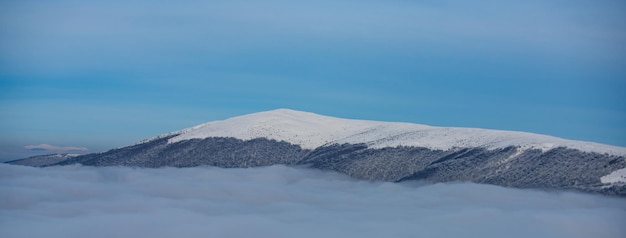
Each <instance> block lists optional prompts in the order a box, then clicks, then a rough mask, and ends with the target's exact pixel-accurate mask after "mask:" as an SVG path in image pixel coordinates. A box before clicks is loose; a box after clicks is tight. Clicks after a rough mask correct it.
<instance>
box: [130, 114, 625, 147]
mask: <svg viewBox="0 0 626 238" xmlns="http://www.w3.org/2000/svg"><path fill="white" fill-rule="evenodd" d="M174 134H178V136H176V137H174V138H172V139H170V143H172V142H177V141H181V140H187V139H203V138H207V137H233V138H238V139H242V140H249V139H254V138H270V139H275V140H278V141H286V142H289V143H291V144H295V145H299V146H301V147H303V148H307V149H315V148H317V147H320V146H323V145H327V144H342V143H350V144H358V143H365V144H368V146H369V147H372V148H384V147H395V146H415V147H426V148H431V149H444V150H445V149H450V148H453V147H459V148H463V147H483V148H487V149H494V148H505V147H508V146H520V147H523V148H529V149H530V148H532V149H542V150H549V149H552V148H556V147H568V148H574V149H579V150H581V151H585V152H598V153H609V154H612V155H626V148H624V147H618V146H612V145H605V144H600V143H595V142H586V141H577V140H568V139H563V138H558V137H553V136H548V135H541V134H535V133H528V132H519V131H508V130H493V129H481V128H465V127H435V126H429V125H423V124H416V123H407V122H383V121H371V120H357V119H343V118H336V117H330V116H323V115H318V114H315V113H310V112H302V111H296V110H291V109H285V108H281V109H276V110H271V111H265V112H259V113H252V114H247V115H243V116H237V117H232V118H229V119H226V120H220V121H211V122H207V123H203V124H200V125H197V126H194V127H190V128H186V129H183V130H179V131H175V132H171V133H166V134H164V135H161V136H158V137H155V138H162V137H163V136H170V135H174ZM142 142H145V140H144V141H142Z"/></svg>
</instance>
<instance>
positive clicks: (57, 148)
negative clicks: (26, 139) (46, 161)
mask: <svg viewBox="0 0 626 238" xmlns="http://www.w3.org/2000/svg"><path fill="white" fill-rule="evenodd" d="M24 149H27V150H40V151H54V152H66V151H87V150H89V149H87V148H85V147H77V146H54V145H49V144H40V145H27V146H24Z"/></svg>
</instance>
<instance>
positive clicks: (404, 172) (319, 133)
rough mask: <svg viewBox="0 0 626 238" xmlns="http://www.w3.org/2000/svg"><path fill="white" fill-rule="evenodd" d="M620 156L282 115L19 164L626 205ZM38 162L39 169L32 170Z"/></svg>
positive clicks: (483, 133) (561, 142)
mask: <svg viewBox="0 0 626 238" xmlns="http://www.w3.org/2000/svg"><path fill="white" fill-rule="evenodd" d="M624 151H626V148H621V147H615V146H608V145H602V144H597V143H591V142H580V141H572V140H565V139H561V138H556V137H551V136H544V135H538V134H532V133H525V132H511V131H497V130H487V129H477V128H449V127H433V126H427V125H420V124H412V123H393V122H380V121H366V120H352V119H342V118H335V117H328V116H322V115H318V114H314V113H308V112H299V111H294V110H289V109H278V110H272V111H266V112H260V113H253V114H248V115H243V116H238V117H233V118H229V119H226V120H221V121H213V122H207V123H204V124H200V125H198V126H195V127H190V128H187V129H183V130H179V131H174V132H171V133H166V134H163V135H160V136H157V137H154V138H150V139H147V140H144V141H141V142H138V143H136V144H133V145H130V146H127V147H122V148H116V149H112V150H109V151H106V152H102V153H95V154H87V155H81V156H75V157H68V158H67V159H65V160H63V161H58V157H54V158H53V157H50V161H51V162H50V163H49V164H45V163H44V162H45V161H46V160H45V158H38V159H37V160H36V161H33V160H32V159H23V160H16V161H11V162H9V163H12V164H22V165H31V166H53V165H70V164H82V165H87V166H133V167H149V168H157V167H165V166H169V167H193V166H201V165H209V166H217V167H225V168H241V167H258V166H269V165H275V164H283V165H293V166H308V167H311V168H317V169H322V170H332V171H336V172H340V173H344V174H347V175H349V176H352V177H355V178H358V179H363V180H371V181H389V182H399V181H407V180H424V181H429V182H458V181H466V182H476V183H486V184H494V185H501V186H507V187H517V188H540V189H559V190H563V189H564V190H576V191H585V192H597V193H603V194H611V195H620V196H626V175H625V174H624V171H626V170H625V169H624V168H626V158H625V156H624ZM35 162H37V163H35Z"/></svg>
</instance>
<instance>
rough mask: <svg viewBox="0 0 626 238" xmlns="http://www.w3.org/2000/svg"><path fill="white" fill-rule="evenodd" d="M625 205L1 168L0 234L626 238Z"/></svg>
mask: <svg viewBox="0 0 626 238" xmlns="http://www.w3.org/2000/svg"><path fill="white" fill-rule="evenodd" d="M625 221H626V199H623V198H613V197H606V196H599V195H589V194H579V193H570V192H545V191H535V190H519V189H510V188H502V187H497V186H490V185H479V184H471V183H452V184H417V183H400V184H397V183H382V182H365V181H357V180H354V179H351V178H348V177H346V176H343V175H339V174H335V173H329V172H322V171H317V170H312V169H306V168H290V167H285V166H271V167H263V168H248V169H222V168H213V167H196V168H159V169H139V168H119V167H83V166H65V167H49V168H32V167H24V166H14V165H6V164H0V237H14V238H18V237H29V238H33V237H94V238H95V237H107V238H108V237H361V238H363V237H567V238H572V237H620V238H621V237H626V226H625V224H626V223H624V222H625Z"/></svg>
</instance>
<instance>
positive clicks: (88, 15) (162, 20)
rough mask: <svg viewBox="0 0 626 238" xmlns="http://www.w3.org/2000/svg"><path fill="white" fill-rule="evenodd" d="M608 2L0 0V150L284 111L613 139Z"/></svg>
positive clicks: (620, 39) (616, 43)
mask: <svg viewBox="0 0 626 238" xmlns="http://www.w3.org/2000/svg"><path fill="white" fill-rule="evenodd" d="M625 22H626V3H625V2H624V1H622V0H594V1H592V0H567V1H566V0H554V1H540V0H529V1H512V0H498V1H496V0H484V1H461V0H438V1H434V0H424V1H408V0H391V1H375V0H359V1H357V0H332V1H330V0H319V1H302V0H295V1H294V0H292V1H286V0H285V1H281V0H268V1H251V0H234V1H199V0H184V1H165V0H156V1H154V0H152V1H147V0H125V1H117V0H112V1H88V0H83V1H77V0H76V1H75V0H59V1H34V0H32V1H31V0H20V1H13V0H9V1H1V2H0V160H8V159H18V158H22V157H25V156H27V155H33V154H49V153H56V152H72V153H88V152H98V151H103V150H107V149H110V148H115V147H121V146H125V145H129V144H132V143H134V142H136V141H139V140H142V139H145V138H149V137H153V136H156V135H159V134H163V133H167V132H170V131H175V130H179V129H182V128H187V127H191V126H194V125H197V124H200V123H204V122H207V121H212V120H221V119H226V118H229V117H232V116H238V115H243V114H248V113H254V112H259V111H265V110H271V109H277V108H290V109H295V110H302V111H309V112H314V113H319V114H323V115H330V116H336V117H344V118H355V119H370V120H382V121H403V122H414V123H420V124H428V125H434V126H455V127H478V128H488V129H500V130H517V131H526V132H533V133H540V134H548V135H553V136H557V137H562V138H567V139H575V140H585V141H594V142H599V143H607V144H611V145H618V146H626V94H625V93H624V89H626V65H625V64H626V28H625V27H624V23H625Z"/></svg>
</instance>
